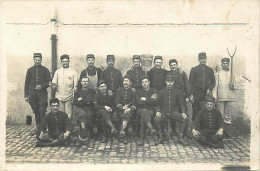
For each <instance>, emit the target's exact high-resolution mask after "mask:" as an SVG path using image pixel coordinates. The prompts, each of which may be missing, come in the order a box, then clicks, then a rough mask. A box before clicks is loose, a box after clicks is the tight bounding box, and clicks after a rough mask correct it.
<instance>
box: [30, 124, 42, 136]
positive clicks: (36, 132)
mask: <svg viewBox="0 0 260 171" xmlns="http://www.w3.org/2000/svg"><path fill="white" fill-rule="evenodd" d="M40 132H41V128H40V124H37V125H36V129H35V130H34V131H33V132H32V133H31V134H30V136H34V135H36V136H37V135H40Z"/></svg>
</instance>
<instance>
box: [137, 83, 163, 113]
mask: <svg viewBox="0 0 260 171" xmlns="http://www.w3.org/2000/svg"><path fill="white" fill-rule="evenodd" d="M153 94H157V90H156V89H155V88H149V90H147V91H145V90H144V89H143V88H142V89H138V90H137V91H136V103H137V109H154V108H155V106H156V105H157V101H158V95H157V98H156V99H153V98H151V97H152V95H153ZM141 97H145V98H146V101H143V100H141Z"/></svg>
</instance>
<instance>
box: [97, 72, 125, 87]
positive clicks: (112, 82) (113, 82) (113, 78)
mask: <svg viewBox="0 0 260 171" xmlns="http://www.w3.org/2000/svg"><path fill="white" fill-rule="evenodd" d="M100 79H102V80H104V81H105V82H106V83H107V89H108V90H112V91H113V92H116V91H117V89H118V88H119V87H121V86H122V84H123V78H122V73H121V71H119V70H118V69H116V68H109V67H108V68H107V69H105V70H104V71H102V72H101V74H100Z"/></svg>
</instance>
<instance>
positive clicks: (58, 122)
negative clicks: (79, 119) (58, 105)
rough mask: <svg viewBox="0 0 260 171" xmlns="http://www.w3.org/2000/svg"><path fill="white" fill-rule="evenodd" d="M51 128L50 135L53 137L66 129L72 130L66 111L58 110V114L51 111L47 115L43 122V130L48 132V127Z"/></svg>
mask: <svg viewBox="0 0 260 171" xmlns="http://www.w3.org/2000/svg"><path fill="white" fill-rule="evenodd" d="M47 128H48V130H49V132H48V133H49V135H50V137H51V138H58V137H57V136H59V135H60V134H61V133H65V132H66V131H70V132H71V128H72V125H71V122H70V120H69V118H68V115H67V114H66V113H64V112H61V111H58V112H57V113H56V114H54V113H52V112H50V113H48V114H47V115H46V116H45V117H44V120H43V122H42V124H41V131H42V132H43V133H46V129H47Z"/></svg>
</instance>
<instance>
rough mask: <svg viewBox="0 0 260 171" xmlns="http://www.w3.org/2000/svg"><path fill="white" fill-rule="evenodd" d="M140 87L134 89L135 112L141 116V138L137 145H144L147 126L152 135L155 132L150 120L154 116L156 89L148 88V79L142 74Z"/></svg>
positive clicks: (156, 98)
mask: <svg viewBox="0 0 260 171" xmlns="http://www.w3.org/2000/svg"><path fill="white" fill-rule="evenodd" d="M140 81H141V85H142V88H141V89H138V90H137V91H136V103H137V109H136V113H137V115H138V116H139V117H140V118H141V119H140V124H141V138H140V141H139V142H138V145H141V146H142V145H144V139H145V138H146V131H147V128H148V130H149V131H150V133H151V134H152V135H155V134H156V131H155V130H154V129H153V126H152V120H153V118H154V116H155V106H156V104H157V100H158V97H157V90H156V89H155V88H150V81H149V79H148V77H147V76H143V77H142V78H141V79H140Z"/></svg>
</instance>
